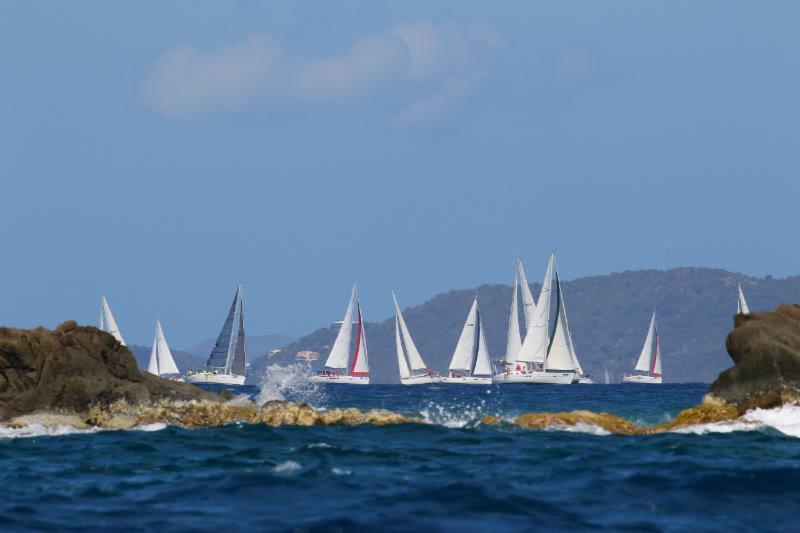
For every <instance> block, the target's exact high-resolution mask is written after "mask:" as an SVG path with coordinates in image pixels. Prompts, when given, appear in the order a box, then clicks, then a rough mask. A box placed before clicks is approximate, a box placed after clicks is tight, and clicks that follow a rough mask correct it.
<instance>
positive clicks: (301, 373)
mask: <svg viewBox="0 0 800 533" xmlns="http://www.w3.org/2000/svg"><path fill="white" fill-rule="evenodd" d="M308 378H309V375H308V366H307V365H304V364H302V363H294V364H290V365H279V364H274V365H270V366H268V367H267V369H266V372H264V378H263V380H262V382H261V391H260V392H259V393H258V396H257V397H256V401H257V402H258V403H259V404H262V403H264V402H269V401H273V400H280V401H286V400H287V399H292V400H304V401H306V402H308V403H312V404H313V403H319V402H318V401H316V400H320V399H322V393H321V392H320V390H319V388H318V387H317V386H316V384H315V383H312V382H311V381H310V380H309V379H308Z"/></svg>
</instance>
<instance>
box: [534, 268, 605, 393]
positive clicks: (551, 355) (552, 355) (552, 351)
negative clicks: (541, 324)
mask: <svg viewBox="0 0 800 533" xmlns="http://www.w3.org/2000/svg"><path fill="white" fill-rule="evenodd" d="M545 368H546V370H547V371H550V372H553V371H562V372H569V371H572V372H575V377H573V378H572V382H573V383H583V384H593V383H594V380H593V379H592V378H591V376H587V375H586V374H585V373H584V372H583V368H582V367H581V363H580V361H578V356H577V354H576V352H575V346H574V345H573V344H572V333H570V329H569V321H568V320H567V307H566V305H565V304H564V291H563V289H562V287H561V280H560V279H559V277H558V270H556V327H555V331H554V333H553V338H552V339H550V346H549V347H548V350H547V359H546V360H545Z"/></svg>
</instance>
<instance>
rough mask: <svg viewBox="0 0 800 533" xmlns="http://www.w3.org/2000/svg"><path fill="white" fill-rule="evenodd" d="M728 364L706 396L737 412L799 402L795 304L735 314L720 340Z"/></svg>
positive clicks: (799, 321) (799, 337)
mask: <svg viewBox="0 0 800 533" xmlns="http://www.w3.org/2000/svg"><path fill="white" fill-rule="evenodd" d="M725 346H726V348H727V349H728V354H729V355H730V356H731V359H733V362H734V366H733V367H732V368H729V369H728V370H725V371H724V372H722V373H721V374H720V375H719V377H718V378H717V379H716V381H714V383H712V384H711V393H712V394H713V395H714V396H715V397H716V398H720V399H722V400H724V401H726V402H728V403H732V404H735V405H737V406H738V407H739V410H740V411H745V410H747V409H749V408H752V407H773V406H777V405H780V404H782V403H786V402H789V401H795V400H797V399H800V306H799V305H781V306H780V307H778V309H777V310H776V311H770V312H764V313H750V314H747V315H738V316H736V318H735V328H734V330H733V331H732V332H731V333H730V334H729V335H728V338H727V339H726V341H725Z"/></svg>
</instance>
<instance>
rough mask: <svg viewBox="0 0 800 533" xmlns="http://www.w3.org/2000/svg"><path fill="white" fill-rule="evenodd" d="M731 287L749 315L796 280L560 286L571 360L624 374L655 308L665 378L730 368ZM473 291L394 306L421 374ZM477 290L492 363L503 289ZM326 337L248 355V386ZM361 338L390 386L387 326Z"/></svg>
mask: <svg viewBox="0 0 800 533" xmlns="http://www.w3.org/2000/svg"><path fill="white" fill-rule="evenodd" d="M737 283H742V288H743V290H744V292H745V296H746V297H747V300H748V303H749V305H750V308H751V310H753V311H758V310H766V309H774V308H775V307H776V306H777V305H778V304H780V303H784V302H800V276H795V277H791V278H783V279H776V278H772V277H769V276H768V277H766V278H752V277H747V276H744V275H742V274H735V273H731V272H727V271H725V270H720V269H709V268H675V269H672V270H668V271H658V270H639V271H627V272H621V273H615V274H609V275H604V276H592V277H587V278H579V279H576V280H573V281H564V282H563V288H564V296H565V303H566V308H567V312H568V318H569V324H570V329H571V332H572V336H573V341H574V343H575V349H576V351H577V353H578V357H579V359H580V361H581V364H582V365H583V367H584V369H585V370H586V371H587V372H588V373H590V374H594V375H595V377H601V375H602V373H603V369H604V368H607V369H608V371H609V373H610V374H611V376H612V380H613V381H619V380H620V379H621V378H622V374H623V373H625V372H629V371H630V370H632V368H633V365H634V362H635V360H636V357H637V356H638V354H639V351H640V350H641V347H642V343H643V342H644V336H645V334H646V330H647V325H648V322H649V320H650V313H651V311H652V309H653V306H655V307H656V309H657V313H658V325H659V330H660V336H661V346H662V353H663V357H664V359H663V365H664V379H665V381H678V382H680V381H702V382H710V381H712V380H713V379H714V378H716V376H717V374H719V372H720V371H722V370H723V369H725V368H727V367H728V366H730V360H729V358H728V355H727V354H726V352H725V347H724V341H725V336H726V335H727V334H728V332H729V331H730V329H731V327H732V322H733V315H734V313H735V311H736V285H737ZM532 288H533V291H534V295H537V296H538V291H539V286H538V285H537V284H533V285H532ZM475 293H476V289H474V288H473V289H464V290H454V291H450V292H447V293H444V294H439V295H436V296H434V297H433V298H431V299H430V300H428V301H427V302H425V303H424V304H422V305H418V306H415V307H411V308H408V309H404V310H403V315H404V316H405V318H406V321H407V322H408V326H409V329H410V331H411V334H412V336H413V337H414V341H415V343H416V344H417V347H418V348H419V350H420V352H421V353H422V355H423V357H424V358H425V361H426V362H427V363H428V365H429V366H430V367H431V368H433V369H435V370H438V371H440V372H443V371H446V368H447V366H448V364H449V361H450V357H451V355H452V353H453V349H454V347H455V344H456V341H457V340H458V336H459V334H460V331H461V327H462V326H463V323H464V320H465V319H466V315H467V312H468V311H469V306H470V304H471V302H472V298H473V297H474V295H475ZM477 294H478V300H479V304H480V309H481V313H482V316H483V319H484V325H485V328H486V335H487V343H488V346H489V349H490V353H491V355H492V357H493V358H496V357H499V356H501V355H502V354H503V353H505V338H506V328H507V325H508V312H509V308H510V303H511V287H510V286H506V285H483V286H481V287H478V288H477ZM400 296H401V297H402V294H400ZM387 298H390V296H389V295H388V294H387ZM336 318H337V317H331V320H335V319H336ZM336 332H337V330H336V326H329V327H326V328H323V329H319V330H317V331H315V332H313V333H311V334H310V335H307V336H305V337H302V338H301V339H299V340H298V341H296V342H294V343H292V344H290V345H289V346H287V347H286V348H285V349H284V351H283V352H282V353H280V354H278V355H276V356H275V357H273V358H269V360H268V359H267V358H266V357H259V358H256V359H254V360H253V362H252V365H251V369H250V376H251V382H254V383H255V382H258V381H259V376H261V375H263V372H264V369H265V368H266V366H267V365H268V364H271V363H276V362H277V363H281V364H286V363H289V362H292V361H294V357H295V354H296V352H297V351H299V350H314V351H319V352H320V353H321V357H320V361H318V362H317V364H316V365H315V367H314V368H315V369H317V368H320V367H321V365H322V364H323V362H324V359H325V356H326V355H327V352H328V350H329V346H330V345H331V343H332V342H333V340H334V338H335V337H336ZM366 332H367V341H368V347H369V357H370V374H371V376H372V380H373V382H376V383H396V382H399V380H398V377H397V374H398V370H397V359H396V356H395V347H394V320H393V319H392V318H390V319H387V320H385V321H383V322H381V323H367V325H366Z"/></svg>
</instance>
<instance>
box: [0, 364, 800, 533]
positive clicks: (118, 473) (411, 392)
mask: <svg viewBox="0 0 800 533" xmlns="http://www.w3.org/2000/svg"><path fill="white" fill-rule="evenodd" d="M705 391H706V386H705V385H700V384H688V385H662V386H647V385H574V386H569V387H559V386H551V387H546V386H542V387H536V386H526V385H506V386H491V387H471V386H462V387H458V386H444V385H435V386H420V387H403V386H399V385H397V386H393V385H376V386H369V387H359V386H342V385H339V386H330V385H320V386H313V385H310V384H308V383H304V382H302V381H301V380H296V379H293V378H292V377H291V372H289V373H286V374H281V373H280V372H273V377H272V378H271V379H270V380H268V381H267V382H266V383H265V385H264V387H263V388H262V389H258V388H254V387H245V388H241V389H238V391H237V392H240V393H245V394H249V395H251V396H253V397H258V398H259V399H260V400H268V399H277V398H285V399H289V400H296V399H302V400H305V401H308V402H309V403H311V404H313V405H315V406H317V407H322V408H325V407H333V406H355V407H361V408H369V407H383V408H388V409H392V410H395V411H402V412H406V413H409V414H415V415H419V416H422V417H424V418H425V420H426V421H427V422H428V423H427V424H409V425H400V426H389V427H371V426H365V427H309V428H301V427H286V428H269V427H265V426H248V425H237V424H234V425H230V426H226V427H222V428H216V429H206V430H184V429H178V428H174V427H166V426H164V425H161V424H156V425H153V426H148V427H143V428H140V429H138V430H132V431H89V432H76V431H74V430H68V429H66V428H60V429H49V430H44V429H43V428H39V429H37V428H28V429H26V430H9V429H3V430H0V491H1V492H0V494H2V498H0V524H2V527H3V528H4V529H27V528H35V529H65V530H87V529H95V530H110V529H130V528H139V529H142V528H144V529H148V530H187V529H189V530H191V529H194V530H223V529H224V530H254V529H257V530H263V529H266V530H283V531H288V530H298V529H299V530H312V531H375V530H387V531H406V530H422V531H436V530H440V531H487V530H492V531H514V530H519V531H529V530H565V529H573V530H574V529H580V530H585V529H598V528H607V529H617V530H622V529H627V530H635V531H648V530H650V531H660V530H666V531H699V530H711V531H730V530H734V531H737V530H769V531H776V530H797V529H798V527H800V522H798V518H797V516H796V510H797V509H798V508H800V438H799V437H800V410H797V409H796V408H788V407H787V408H783V409H781V410H775V411H761V412H755V413H752V414H751V415H749V418H748V420H746V421H743V422H736V423H733V424H730V423H729V424H717V425H713V426H704V427H695V428H691V429H689V430H684V431H682V432H679V433H669V434H662V435H653V436H636V437H623V436H616V435H608V434H603V433H604V432H602V431H600V430H598V429H597V428H593V427H589V426H587V427H582V428H577V429H575V428H573V429H571V430H569V431H567V430H557V429H551V430H547V431H533V430H526V429H521V428H517V427H513V426H511V425H500V426H484V425H481V424H480V423H479V422H478V421H479V419H480V418H481V417H482V416H485V415H490V414H491V415H497V416H500V417H501V418H506V419H508V418H510V417H513V416H514V415H515V414H519V413H522V412H541V411H564V410H572V409H588V410H592V411H608V412H611V413H615V414H619V415H622V416H625V417H626V418H628V419H630V420H632V421H634V422H636V423H637V424H642V425H646V424H653V423H657V422H661V421H664V420H667V419H669V418H670V417H672V416H674V415H675V414H676V413H677V412H678V411H679V410H681V409H683V408H685V407H689V406H691V405H694V404H697V403H698V402H699V401H700V399H701V397H702V395H703V394H704V393H705Z"/></svg>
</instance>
